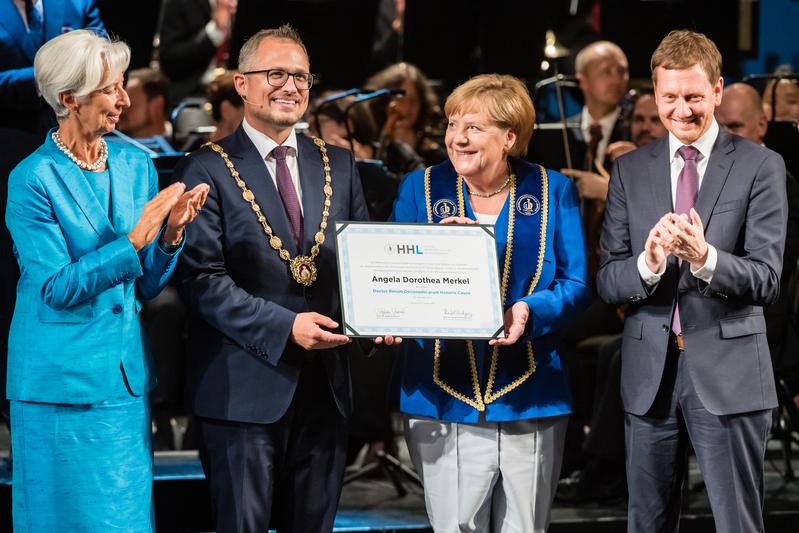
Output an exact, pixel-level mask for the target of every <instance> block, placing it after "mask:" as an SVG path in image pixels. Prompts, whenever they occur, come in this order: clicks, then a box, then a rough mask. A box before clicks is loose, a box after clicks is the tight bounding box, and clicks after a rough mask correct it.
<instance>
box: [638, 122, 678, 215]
mask: <svg viewBox="0 0 799 533" xmlns="http://www.w3.org/2000/svg"><path fill="white" fill-rule="evenodd" d="M649 155H650V156H652V158H651V159H650V161H649V183H650V185H651V187H650V188H649V190H650V191H651V192H652V205H653V207H654V209H653V213H654V214H655V215H656V217H657V218H656V219H655V220H656V221H657V220H658V219H660V217H662V216H663V215H665V214H666V213H670V212H671V211H673V210H674V208H673V206H672V200H671V162H670V161H669V139H668V137H664V138H663V139H659V140H657V141H654V142H653V143H652V148H651V150H650V152H649ZM630 179H633V180H634V179H635V177H632V178H630Z"/></svg>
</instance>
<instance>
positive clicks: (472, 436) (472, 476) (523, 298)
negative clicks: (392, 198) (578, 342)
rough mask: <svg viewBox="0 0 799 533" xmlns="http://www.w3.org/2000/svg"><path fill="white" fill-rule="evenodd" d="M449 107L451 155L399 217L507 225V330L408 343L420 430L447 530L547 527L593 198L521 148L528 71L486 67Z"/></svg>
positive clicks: (410, 435)
mask: <svg viewBox="0 0 799 533" xmlns="http://www.w3.org/2000/svg"><path fill="white" fill-rule="evenodd" d="M444 111H445V114H446V116H447V120H448V125H447V133H446V139H445V140H446V148H447V154H448V157H449V160H448V161H445V162H444V163H441V164H440V165H436V166H433V167H429V168H427V169H425V170H422V171H416V172H413V173H411V174H409V175H408V176H407V177H406V178H405V180H404V181H403V182H402V184H401V186H400V192H399V197H398V199H397V201H396V203H395V205H394V213H393V219H394V220H396V221H400V222H429V223H441V224H466V223H482V224H494V225H495V228H496V236H497V256H498V257H499V262H500V264H499V267H500V272H501V291H502V294H503V298H504V306H505V309H506V313H505V335H504V337H503V338H500V339H495V340H492V341H489V342H485V341H455V340H446V341H444V340H433V339H431V340H420V339H416V340H415V342H406V343H404V345H403V346H404V357H403V363H402V365H403V366H402V387H401V400H400V407H401V409H402V411H403V412H404V413H405V414H406V428H405V429H406V440H407V441H408V447H409V449H410V452H411V458H412V460H413V463H414V465H415V467H416V469H417V471H418V472H419V474H420V476H421V477H422V481H423V483H424V489H425V503H426V506H427V513H428V516H429V518H430V522H431V524H432V526H433V530H434V531H436V533H443V532H446V533H449V532H464V531H475V532H480V531H495V532H525V533H530V532H533V531H535V532H538V531H545V530H546V528H547V526H548V524H549V515H550V507H551V504H552V498H553V496H554V493H555V487H556V485H557V481H558V476H559V473H560V464H561V458H562V454H563V441H564V437H565V430H566V423H567V417H568V414H569V412H570V410H571V400H570V394H569V386H568V380H567V376H566V372H565V369H564V368H563V366H562V364H561V360H560V358H559V356H558V353H557V343H558V332H559V331H561V330H563V329H564V328H565V327H567V326H568V325H569V323H570V322H571V321H572V320H573V319H574V318H575V317H577V316H578V315H579V314H580V312H581V311H582V310H583V309H584V308H585V306H586V305H587V304H588V302H589V298H590V294H589V289H588V284H587V280H586V276H587V274H586V257H585V245H584V237H583V232H582V225H581V223H580V211H579V201H578V197H577V193H576V191H575V188H574V186H573V184H572V183H571V182H570V181H569V180H568V179H567V178H566V177H564V176H563V175H561V174H559V173H557V172H554V171H551V170H546V169H544V168H543V167H541V166H539V165H535V164H531V163H528V162H526V161H524V160H521V159H519V157H520V156H522V155H524V153H525V151H526V148H527V145H528V142H529V140H530V136H531V134H532V130H533V124H534V123H535V110H534V108H533V103H532V101H531V100H530V95H529V93H528V92H527V89H526V87H525V86H524V84H523V83H522V82H520V81H519V80H518V79H516V78H513V77H511V76H500V75H496V74H491V75H482V76H477V77H475V78H472V79H471V80H469V81H468V82H466V83H464V84H463V85H461V86H460V87H458V88H456V89H455V91H454V92H453V93H452V94H451V95H450V96H449V98H447V102H446V104H445V107H444Z"/></svg>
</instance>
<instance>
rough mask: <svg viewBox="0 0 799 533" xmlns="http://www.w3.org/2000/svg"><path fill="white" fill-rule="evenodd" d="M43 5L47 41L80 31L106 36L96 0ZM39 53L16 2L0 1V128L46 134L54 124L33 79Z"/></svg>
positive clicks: (49, 0)
mask: <svg viewBox="0 0 799 533" xmlns="http://www.w3.org/2000/svg"><path fill="white" fill-rule="evenodd" d="M43 2H44V4H43V5H44V42H47V41H49V40H50V39H52V38H53V37H57V36H59V35H61V34H62V33H65V32H67V31H70V30H77V29H81V28H86V29H92V30H95V31H97V32H99V33H102V34H103V35H105V34H106V30H105V26H104V25H103V22H102V21H101V20H100V12H99V10H98V9H97V5H96V1H95V0H43ZM38 50H39V47H38V46H37V45H36V43H34V42H33V41H32V40H31V39H30V37H29V35H28V30H27V29H26V28H25V22H24V21H23V20H22V16H21V15H20V13H19V11H18V10H17V7H16V6H15V5H14V2H13V1H12V0H7V1H4V2H0V127H8V128H14V129H22V130H28V131H37V132H42V133H43V132H44V131H46V130H47V129H48V128H49V126H50V125H52V124H50V122H52V119H50V118H48V117H49V116H50V115H51V114H52V113H51V111H50V108H49V107H48V106H47V104H46V103H45V102H44V100H43V99H42V98H40V97H39V95H38V91H37V89H36V82H35V81H34V78H33V58H34V56H35V55H36V52H37V51H38ZM43 125H45V126H44V127H42V126H43Z"/></svg>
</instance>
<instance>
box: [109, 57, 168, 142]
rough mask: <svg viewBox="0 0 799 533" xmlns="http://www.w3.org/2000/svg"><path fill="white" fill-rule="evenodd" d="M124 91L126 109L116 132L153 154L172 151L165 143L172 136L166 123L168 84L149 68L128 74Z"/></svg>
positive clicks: (161, 76) (159, 74) (155, 71)
mask: <svg viewBox="0 0 799 533" xmlns="http://www.w3.org/2000/svg"><path fill="white" fill-rule="evenodd" d="M125 90H126V91H127V92H128V96H129V97H130V107H129V108H127V109H126V110H125V111H123V112H122V116H121V117H120V119H119V130H120V131H121V132H122V133H124V134H126V135H128V136H130V137H132V138H134V139H136V140H137V141H138V142H139V143H141V144H143V145H144V146H146V147H147V148H150V149H151V150H153V151H155V152H174V151H175V150H174V148H172V146H171V145H170V144H169V141H168V140H167V139H168V138H169V137H171V136H172V124H170V123H169V120H168V118H169V110H170V99H169V81H168V80H167V79H166V78H165V77H164V75H163V74H162V73H161V72H160V71H158V70H153V69H150V68H141V69H137V70H132V71H130V72H129V73H128V81H127V84H126V85H125Z"/></svg>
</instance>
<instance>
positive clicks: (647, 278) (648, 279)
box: [638, 252, 666, 287]
mask: <svg viewBox="0 0 799 533" xmlns="http://www.w3.org/2000/svg"><path fill="white" fill-rule="evenodd" d="M665 272H666V261H663V266H662V267H661V268H660V271H659V272H657V273H655V272H652V271H651V270H649V266H647V264H646V252H641V255H639V256H638V274H639V275H640V276H641V279H642V280H643V281H644V283H645V284H646V286H647V287H651V286H652V285H655V284H656V283H657V282H659V281H660V277H661V276H662V275H663V274H664V273H665Z"/></svg>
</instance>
